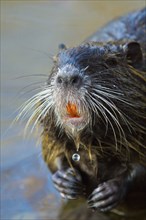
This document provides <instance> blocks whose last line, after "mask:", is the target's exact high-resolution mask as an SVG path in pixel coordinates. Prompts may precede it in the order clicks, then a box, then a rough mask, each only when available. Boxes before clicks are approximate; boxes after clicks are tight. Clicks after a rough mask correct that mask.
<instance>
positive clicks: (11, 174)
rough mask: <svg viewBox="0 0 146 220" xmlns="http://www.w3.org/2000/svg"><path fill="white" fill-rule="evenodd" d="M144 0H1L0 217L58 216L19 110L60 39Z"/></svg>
mask: <svg viewBox="0 0 146 220" xmlns="http://www.w3.org/2000/svg"><path fill="white" fill-rule="evenodd" d="M144 6H145V0H139V1H138V0H135V1H134V0H129V1H128V0H126V1H120V0H117V1H116V0H114V1H110V0H107V1H106V0H104V1H69V0H68V1H53V0H52V1H41V0H40V1H39V0H36V1H35V0H33V1H12V0H10V1H7V0H5V1H1V177H2V178H1V219H2V220H3V219H7V220H9V219H14V220H16V219H29V220H31V219H55V220H56V219H57V216H58V213H59V209H60V207H61V205H62V201H61V200H60V197H59V195H58V193H57V192H56V191H55V189H54V187H53V185H52V181H51V175H50V173H49V171H48V169H47V167H46V165H45V164H44V162H43V160H42V157H41V146H40V144H37V143H36V138H35V137H34V135H33V134H30V135H29V136H26V137H24V136H23V130H24V124H14V125H13V126H12V122H13V120H14V118H15V117H16V115H17V113H18V111H17V109H18V108H19V107H20V106H21V105H22V104H23V103H24V102H25V101H26V100H27V99H28V98H30V97H31V96H32V95H33V94H35V93H36V92H37V89H38V87H40V86H41V85H42V84H43V83H44V82H45V81H46V79H47V74H48V73H49V71H50V69H51V66H52V61H51V59H50V57H52V56H53V55H55V54H56V53H57V50H58V45H59V44H60V43H65V44H66V45H67V46H73V45H76V44H79V43H80V42H82V41H83V40H84V39H85V38H87V37H88V36H90V34H92V33H93V32H95V31H96V30H97V29H98V28H100V27H101V26H102V25H104V24H105V23H106V22H108V21H110V20H111V19H113V18H115V17H117V16H120V15H123V14H124V13H127V12H130V11H132V10H135V9H140V8H142V7H144Z"/></svg>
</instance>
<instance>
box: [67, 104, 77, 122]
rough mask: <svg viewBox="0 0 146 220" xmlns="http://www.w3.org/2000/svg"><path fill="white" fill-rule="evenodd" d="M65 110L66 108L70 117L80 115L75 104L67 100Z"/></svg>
mask: <svg viewBox="0 0 146 220" xmlns="http://www.w3.org/2000/svg"><path fill="white" fill-rule="evenodd" d="M66 110H67V113H68V115H69V116H70V117H72V118H79V117H80V115H79V113H78V110H77V106H76V104H73V103H70V102H68V104H67V105H66Z"/></svg>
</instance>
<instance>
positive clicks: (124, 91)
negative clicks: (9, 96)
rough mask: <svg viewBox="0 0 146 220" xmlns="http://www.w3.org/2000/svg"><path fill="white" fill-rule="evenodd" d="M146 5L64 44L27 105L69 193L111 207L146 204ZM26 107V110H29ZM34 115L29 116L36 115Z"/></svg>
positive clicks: (57, 180) (57, 178)
mask: <svg viewBox="0 0 146 220" xmlns="http://www.w3.org/2000/svg"><path fill="white" fill-rule="evenodd" d="M145 21H146V9H142V10H139V11H135V12H132V13H130V14H128V15H126V16H123V17H121V18H119V19H117V20H114V21H112V22H110V23H109V24H108V25H107V26H105V27H103V28H102V29H101V30H99V31H98V32H96V33H95V34H94V35H93V36H91V37H90V38H88V39H87V40H86V41H84V42H83V43H81V44H80V45H78V46H75V47H72V48H67V47H66V46H65V45H64V44H61V45H60V47H59V52H58V54H57V55H56V56H55V57H54V65H53V68H52V71H51V73H50V74H49V77H48V80H47V83H46V85H45V87H44V88H43V89H42V91H41V92H39V93H38V94H36V95H35V96H34V97H32V98H31V99H30V100H29V101H28V102H27V103H26V104H25V107H24V109H23V110H22V111H21V113H20V115H19V117H21V116H22V114H23V113H24V112H25V110H27V111H28V110H29V111H32V109H33V108H34V107H35V110H34V111H33V113H32V115H31V117H30V119H29V122H30V121H32V120H33V119H34V125H33V127H35V126H36V125H38V124H39V123H40V124H41V126H42V128H43V132H42V152H43V156H44V160H45V162H46V163H47V165H48V167H49V169H50V170H51V172H52V173H53V181H54V185H55V187H56V189H57V190H58V191H59V192H60V194H61V196H62V197H63V198H67V199H77V198H79V197H86V198H87V201H88V206H89V207H90V208H93V209H98V210H100V211H103V212H104V211H109V210H111V209H113V208H114V207H116V206H117V205H119V204H120V203H121V201H122V202H126V201H127V200H128V199H129V197H130V195H133V194H141V195H143V196H144V202H145V204H146V96H145V95H146V65H145V61H146V51H145V50H146V41H145V33H146V32H145V31H146V30H145ZM24 114H25V113H24ZM29 122H28V123H29Z"/></svg>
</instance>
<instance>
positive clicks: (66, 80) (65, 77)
mask: <svg viewBox="0 0 146 220" xmlns="http://www.w3.org/2000/svg"><path fill="white" fill-rule="evenodd" d="M81 82H82V79H81V77H80V76H79V74H77V73H68V74H67V73H62V74H58V76H57V84H58V85H60V86H65V87H66V86H76V87H80V86H81Z"/></svg>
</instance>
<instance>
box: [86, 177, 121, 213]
mask: <svg viewBox="0 0 146 220" xmlns="http://www.w3.org/2000/svg"><path fill="white" fill-rule="evenodd" d="M123 196H124V194H123V190H121V187H120V184H119V182H118V181H114V180H113V181H112V180H111V181H107V182H104V183H101V184H100V185H99V186H98V187H97V188H96V189H94V191H93V192H92V194H91V195H90V196H89V197H88V206H89V208H91V209H93V210H95V209H98V210H100V211H102V212H106V211H109V210H111V209H112V208H114V207H115V206H116V205H117V204H118V203H119V202H120V201H121V199H122V198H123Z"/></svg>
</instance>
